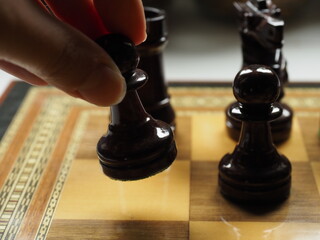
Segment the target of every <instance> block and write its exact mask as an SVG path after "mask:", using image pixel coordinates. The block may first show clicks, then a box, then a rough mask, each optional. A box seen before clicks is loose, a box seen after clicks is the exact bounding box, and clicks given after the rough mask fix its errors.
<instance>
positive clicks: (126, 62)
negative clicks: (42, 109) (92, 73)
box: [97, 34, 177, 180]
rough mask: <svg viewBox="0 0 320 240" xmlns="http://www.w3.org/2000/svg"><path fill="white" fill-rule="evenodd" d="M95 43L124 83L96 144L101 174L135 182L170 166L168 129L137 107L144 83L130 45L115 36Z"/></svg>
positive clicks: (171, 148) (172, 155) (170, 135)
mask: <svg viewBox="0 0 320 240" xmlns="http://www.w3.org/2000/svg"><path fill="white" fill-rule="evenodd" d="M97 43H98V44H99V45H100V46H101V47H102V48H103V49H104V50H106V51H107V52H108V54H109V55H110V56H111V57H112V59H113V60H114V61H115V63H116V64H117V66H118V67H119V69H120V71H121V73H122V75H123V76H124V77H125V79H126V83H127V93H126V96H125V97H124V99H123V101H122V102H121V103H119V104H117V105H113V106H111V109H110V111H111V122H110V124H109V126H108V130H107V133H106V134H105V135H103V136H102V137H101V138H100V140H99V142H98V144H97V153H98V157H99V160H100V164H101V166H102V169H103V172H104V173H105V174H106V175H107V176H109V177H111V178H113V179H118V180H137V179H142V178H146V177H149V176H151V175H154V174H156V173H158V172H161V171H162V170H164V169H166V168H167V167H169V166H170V165H171V163H172V162H173V160H174V159H175V157H176V154H177V150H176V145H175V141H174V137H173V132H172V130H171V128H170V126H169V125H168V124H166V123H164V122H162V121H159V120H155V119H153V118H152V117H151V116H150V115H149V114H147V113H146V111H145V109H144V107H143V106H142V104H141V101H140V99H139V96H138V94H137V89H138V88H139V87H141V86H142V85H143V84H144V83H145V81H146V80H147V77H146V74H145V73H144V72H143V71H142V70H139V69H136V67H137V65H138V60H139V57H138V55H137V52H136V50H135V46H134V44H133V43H132V42H131V41H130V40H129V39H127V38H126V37H124V36H122V35H118V34H110V35H105V36H103V37H101V38H99V39H98V40H97Z"/></svg>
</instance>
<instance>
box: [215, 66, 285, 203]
mask: <svg viewBox="0 0 320 240" xmlns="http://www.w3.org/2000/svg"><path fill="white" fill-rule="evenodd" d="M233 93H234V96H235V98H236V99H237V101H238V102H237V103H236V104H234V105H233V106H232V108H231V110H230V114H231V116H232V117H234V118H235V119H238V120H239V121H241V122H242V128H241V135H240V140H239V143H238V144H237V146H236V147H235V149H234V151H233V153H232V154H226V155H225V156H224V157H223V158H222V160H221V161H220V164H219V186H220V190H221V193H222V194H223V195H224V196H226V197H227V198H230V199H233V200H236V201H240V202H255V203H259V202H262V203H266V202H267V203H269V202H277V201H281V200H284V199H286V198H287V197H288V196H289V193H290V186H291V164H290V162H289V160H288V159H287V158H286V157H285V156H283V155H280V154H279V153H278V152H277V150H276V148H275V146H274V145H273V143H272V137H271V130H270V125H269V122H270V121H272V120H274V119H277V118H278V117H280V116H281V113H282V111H281V110H282V109H281V105H280V104H279V103H277V102H275V101H276V99H277V97H278V96H279V94H280V81H279V79H278V77H277V75H276V74H275V73H274V71H273V70H272V69H271V68H268V67H265V66H261V65H251V66H248V67H245V68H243V69H242V70H241V71H240V72H239V73H238V74H237V76H236V77H235V80H234V84H233Z"/></svg>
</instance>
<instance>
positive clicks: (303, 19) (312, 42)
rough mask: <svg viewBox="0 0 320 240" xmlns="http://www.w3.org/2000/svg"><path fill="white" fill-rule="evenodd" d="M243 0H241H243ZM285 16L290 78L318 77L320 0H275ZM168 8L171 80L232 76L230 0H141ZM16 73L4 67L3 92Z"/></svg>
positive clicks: (236, 48)
mask: <svg viewBox="0 0 320 240" xmlns="http://www.w3.org/2000/svg"><path fill="white" fill-rule="evenodd" d="M240 1H241V0H240ZM273 2H274V3H275V4H277V5H278V6H279V7H280V8H281V9H282V12H283V19H284V20H285V23H286V27H285V35H284V40H285V45H284V47H283V52H284V56H285V58H286V59H287V61H288V73H289V80H290V81H291V82H301V81H306V82H320V1H319V0H274V1H273ZM143 3H144V5H145V6H153V7H158V8H162V9H164V10H166V12H167V26H168V31H169V42H168V45H167V47H166V49H165V52H164V67H165V76H166V79H167V81H223V82H231V81H233V78H234V76H235V74H236V73H237V72H238V70H239V69H240V67H241V61H242V60H241V49H240V46H241V42H240V37H239V34H238V24H237V19H236V12H235V10H234V8H233V4H232V3H233V1H232V0H143ZM11 79H13V77H12V76H11V75H8V74H6V73H5V72H1V71H0V94H1V92H2V91H3V89H4V88H5V87H6V86H7V84H8V83H9V82H10V81H11Z"/></svg>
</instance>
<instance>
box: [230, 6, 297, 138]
mask: <svg viewBox="0 0 320 240" xmlns="http://www.w3.org/2000/svg"><path fill="white" fill-rule="evenodd" d="M234 6H235V8H236V10H237V12H238V15H239V23H240V29H239V31H240V36H241V41H242V59H243V63H242V66H243V67H245V66H248V65H252V64H261V65H265V66H269V67H271V68H272V69H273V70H274V71H275V72H276V74H277V75H278V77H279V79H280V82H281V88H280V95H279V97H278V99H277V102H280V101H281V99H282V98H283V97H284V86H285V84H286V83H287V82H288V73H287V63H286V60H285V58H284V57H283V53H282V47H283V32H284V21H283V20H282V19H281V16H280V15H281V10H280V9H279V8H278V7H277V6H276V5H275V4H274V3H273V2H272V1H271V0H248V1H247V2H244V3H242V2H241V3H240V2H235V3H234ZM233 104H234V103H232V104H231V105H229V106H228V107H227V109H226V117H227V121H226V125H227V130H228V134H229V135H230V136H231V138H233V139H234V140H238V139H239V134H240V128H241V122H240V121H237V120H236V119H233V118H232V117H231V115H230V109H231V108H232V105H233ZM280 104H281V105H282V108H283V114H282V116H281V117H280V118H278V119H277V120H275V121H273V122H272V123H271V129H272V136H273V140H274V142H275V143H281V142H284V141H285V140H287V139H288V138H289V137H290V133H291V128H292V117H293V111H292V109H291V108H290V107H289V106H288V105H286V104H283V103H280Z"/></svg>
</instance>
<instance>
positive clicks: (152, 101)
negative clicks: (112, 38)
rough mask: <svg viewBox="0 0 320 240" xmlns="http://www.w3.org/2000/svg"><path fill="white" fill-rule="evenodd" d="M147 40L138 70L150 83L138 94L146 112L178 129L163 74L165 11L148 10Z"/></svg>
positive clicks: (149, 8) (165, 35)
mask: <svg viewBox="0 0 320 240" xmlns="http://www.w3.org/2000/svg"><path fill="white" fill-rule="evenodd" d="M145 16H146V23H147V35H148V37H147V39H146V41H145V42H143V43H142V44H140V45H139V46H137V50H138V53H139V55H140V62H139V65H138V67H139V68H140V69H142V70H143V71H145V72H146V73H147V74H148V81H147V83H146V84H145V85H144V86H143V87H141V88H140V89H139V90H138V93H139V96H140V99H141V102H142V104H143V106H144V107H145V109H146V111H147V112H148V113H149V114H150V115H151V116H152V117H154V118H155V119H159V120H161V121H164V122H166V123H168V124H170V126H171V127H172V129H174V128H175V113H174V110H173V108H172V106H171V104H170V96H169V94H168V90H167V84H166V82H165V79H164V71H163V60H162V58H163V50H164V48H165V47H166V45H167V38H168V37H167V35H168V33H167V28H166V23H165V20H166V16H165V12H164V11H163V10H159V9H157V8H151V7H145Z"/></svg>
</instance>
